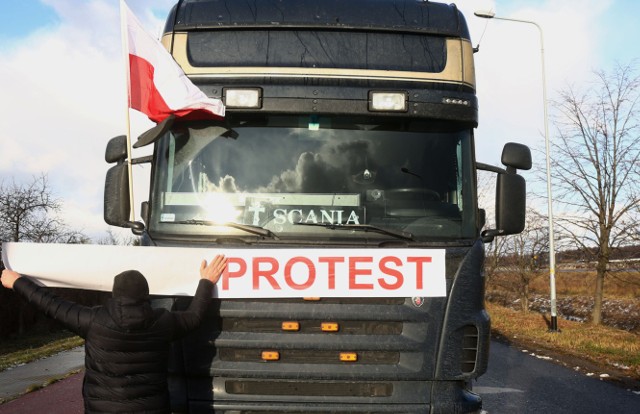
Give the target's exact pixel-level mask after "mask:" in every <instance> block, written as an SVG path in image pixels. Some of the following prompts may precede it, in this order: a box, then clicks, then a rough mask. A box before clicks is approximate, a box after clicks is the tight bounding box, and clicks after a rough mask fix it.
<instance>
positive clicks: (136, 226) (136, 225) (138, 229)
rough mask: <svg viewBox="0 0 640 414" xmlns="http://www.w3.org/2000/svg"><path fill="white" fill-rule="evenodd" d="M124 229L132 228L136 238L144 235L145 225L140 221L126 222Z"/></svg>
mask: <svg viewBox="0 0 640 414" xmlns="http://www.w3.org/2000/svg"><path fill="white" fill-rule="evenodd" d="M124 227H128V228H130V229H131V232H132V233H133V234H135V235H136V236H140V235H142V233H144V223H141V222H139V221H126V222H125V223H124Z"/></svg>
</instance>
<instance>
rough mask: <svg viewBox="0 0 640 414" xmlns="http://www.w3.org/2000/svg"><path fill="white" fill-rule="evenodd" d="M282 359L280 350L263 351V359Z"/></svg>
mask: <svg viewBox="0 0 640 414" xmlns="http://www.w3.org/2000/svg"><path fill="white" fill-rule="evenodd" d="M279 359H280V352H278V351H262V360H263V361H277V360H279Z"/></svg>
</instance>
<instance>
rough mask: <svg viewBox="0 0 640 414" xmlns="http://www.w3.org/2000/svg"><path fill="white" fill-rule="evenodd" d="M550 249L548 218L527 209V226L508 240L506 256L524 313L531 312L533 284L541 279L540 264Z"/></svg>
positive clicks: (514, 287) (513, 287)
mask: <svg viewBox="0 0 640 414" xmlns="http://www.w3.org/2000/svg"><path fill="white" fill-rule="evenodd" d="M548 249H549V228H548V226H547V219H546V216H543V215H541V214H540V213H539V212H538V211H536V210H534V209H532V208H528V209H527V225H526V227H525V229H524V230H523V231H522V232H521V233H520V234H515V235H513V236H509V237H508V238H507V246H506V254H507V255H508V257H509V261H508V266H507V268H508V269H509V271H510V273H511V274H512V275H513V276H514V277H515V279H514V280H513V285H512V286H511V288H512V289H515V290H516V292H517V293H518V296H519V298H520V306H521V310H522V312H525V313H526V312H528V311H529V289H530V286H531V282H532V281H533V280H534V279H536V278H538V277H540V276H541V273H540V262H541V260H542V256H543V255H544V254H545V253H546V252H547V251H548Z"/></svg>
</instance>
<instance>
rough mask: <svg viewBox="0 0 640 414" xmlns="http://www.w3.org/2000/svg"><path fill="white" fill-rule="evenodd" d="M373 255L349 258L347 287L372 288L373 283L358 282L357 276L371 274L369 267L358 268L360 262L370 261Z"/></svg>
mask: <svg viewBox="0 0 640 414" xmlns="http://www.w3.org/2000/svg"><path fill="white" fill-rule="evenodd" d="M371 262H373V257H350V258H349V289H354V290H355V289H373V283H358V282H357V281H356V277H357V276H371V269H370V268H369V269H359V268H358V264H360V263H371Z"/></svg>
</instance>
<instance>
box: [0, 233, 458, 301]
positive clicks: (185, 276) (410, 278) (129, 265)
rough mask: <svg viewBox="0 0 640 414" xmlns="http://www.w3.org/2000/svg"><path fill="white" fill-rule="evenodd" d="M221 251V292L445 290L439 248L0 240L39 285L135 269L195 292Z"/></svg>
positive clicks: (12, 263)
mask: <svg viewBox="0 0 640 414" xmlns="http://www.w3.org/2000/svg"><path fill="white" fill-rule="evenodd" d="M218 253H221V254H224V255H226V256H227V257H228V259H229V264H228V266H227V270H226V271H225V273H224V274H223V276H222V278H221V279H220V281H219V282H218V284H217V286H216V293H215V295H216V296H217V297H220V298H270V297H283V298H284V297H416V296H419V297H435V296H446V282H445V251H444V250H442V249H437V250H436V249H433V250H427V249H273V248H269V249H266V248H265V249H255V248H254V249H227V248H187V247H134V246H103V245H89V244H33V243H3V245H2V258H3V261H4V263H5V266H6V267H7V268H9V269H12V270H15V271H16V272H18V273H20V274H23V275H29V276H31V277H33V278H35V279H36V280H38V281H39V282H41V283H42V284H44V285H45V286H51V287H67V288H77V289H88V290H101V291H110V290H111V288H112V286H113V277H114V276H115V275H116V274H118V273H120V272H122V271H125V270H129V269H134V270H138V271H140V272H141V273H142V274H144V275H145V277H146V278H147V280H148V282H149V290H150V292H151V293H152V294H157V295H193V294H194V293H195V290H196V287H197V284H198V280H199V279H200V263H201V262H202V260H203V259H204V260H207V261H209V260H211V259H212V258H213V257H214V256H215V255H216V254H218Z"/></svg>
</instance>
